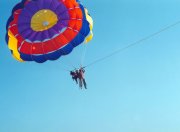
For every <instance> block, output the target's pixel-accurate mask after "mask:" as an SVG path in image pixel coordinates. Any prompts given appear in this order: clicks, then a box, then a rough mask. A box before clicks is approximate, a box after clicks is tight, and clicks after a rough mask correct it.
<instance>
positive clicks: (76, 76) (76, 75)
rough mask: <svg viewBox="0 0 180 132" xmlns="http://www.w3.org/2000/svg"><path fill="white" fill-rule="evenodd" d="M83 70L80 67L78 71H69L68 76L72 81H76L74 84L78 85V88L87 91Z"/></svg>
mask: <svg viewBox="0 0 180 132" xmlns="http://www.w3.org/2000/svg"><path fill="white" fill-rule="evenodd" d="M84 73H85V70H84V68H83V67H81V68H80V69H79V70H78V69H77V70H74V71H70V75H71V76H72V79H73V81H76V84H78V83H79V87H80V88H81V89H82V88H83V86H84V88H85V89H87V84H86V81H85V78H84Z"/></svg>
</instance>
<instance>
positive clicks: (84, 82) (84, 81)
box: [83, 79, 87, 89]
mask: <svg viewBox="0 0 180 132" xmlns="http://www.w3.org/2000/svg"><path fill="white" fill-rule="evenodd" d="M83 84H84V87H85V89H87V85H86V80H85V79H83Z"/></svg>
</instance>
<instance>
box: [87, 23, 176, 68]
mask: <svg viewBox="0 0 180 132" xmlns="http://www.w3.org/2000/svg"><path fill="white" fill-rule="evenodd" d="M179 24H180V21H177V22H175V23H174V24H171V25H169V26H167V27H165V28H162V29H161V30H159V31H157V32H155V33H153V34H150V35H149V36H146V37H144V38H142V39H140V40H137V41H135V42H133V43H131V44H128V45H127V46H125V47H123V48H119V49H117V50H115V51H114V52H112V53H110V54H108V55H106V56H104V57H102V58H99V59H97V60H95V61H93V62H91V63H89V64H87V65H86V66H84V68H87V67H90V66H92V65H94V64H96V63H98V62H101V61H103V60H105V59H107V58H110V57H112V56H114V55H116V54H118V53H119V52H122V51H124V50H127V49H129V48H131V47H134V46H136V45H138V44H140V43H142V42H144V41H146V40H148V39H151V38H153V37H155V36H157V35H159V34H160V33H162V32H165V31H166V30H168V29H170V28H173V27H175V26H177V25H179Z"/></svg>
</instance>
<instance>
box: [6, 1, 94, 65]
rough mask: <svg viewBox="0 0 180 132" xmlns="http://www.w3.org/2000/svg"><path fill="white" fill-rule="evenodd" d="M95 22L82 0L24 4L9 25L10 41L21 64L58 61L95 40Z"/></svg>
mask: <svg viewBox="0 0 180 132" xmlns="http://www.w3.org/2000/svg"><path fill="white" fill-rule="evenodd" d="M92 29H93V20H92V18H91V16H90V15H89V14H88V10H87V9H86V8H85V7H84V6H83V5H82V4H81V3H80V2H79V1H78V0H22V2H20V3H19V4H17V5H16V6H15V7H14V8H13V10H12V16H11V17H10V18H9V20H8V22H7V36H6V41H7V44H8V47H9V49H10V50H11V53H12V55H13V57H14V58H15V59H16V60H18V61H21V62H23V61H35V62H38V63H43V62H45V61H47V60H57V59H58V58H59V57H61V56H63V55H68V54H69V53H71V51H72V50H73V49H74V48H75V47H76V46H78V45H80V44H82V43H83V42H86V43H87V42H89V41H90V40H91V39H92V37H93V33H92Z"/></svg>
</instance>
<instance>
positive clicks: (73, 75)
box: [70, 71, 78, 84]
mask: <svg viewBox="0 0 180 132" xmlns="http://www.w3.org/2000/svg"><path fill="white" fill-rule="evenodd" d="M70 75H71V76H72V79H73V81H74V80H75V81H76V84H78V75H77V72H74V71H70Z"/></svg>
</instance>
